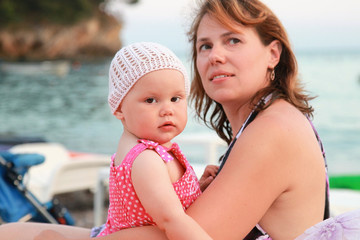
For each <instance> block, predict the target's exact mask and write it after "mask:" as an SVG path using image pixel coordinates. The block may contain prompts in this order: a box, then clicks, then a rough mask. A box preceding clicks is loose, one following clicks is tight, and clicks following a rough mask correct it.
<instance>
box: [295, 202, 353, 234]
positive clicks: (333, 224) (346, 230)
mask: <svg viewBox="0 0 360 240" xmlns="http://www.w3.org/2000/svg"><path fill="white" fill-rule="evenodd" d="M356 239H360V209H357V210H353V211H349V212H346V213H342V214H340V215H338V216H335V217H332V218H329V219H326V220H324V221H322V222H320V223H318V224H316V225H314V226H312V227H311V228H309V229H307V230H306V231H305V232H304V233H303V234H302V235H300V236H299V237H297V238H296V239H295V240H356Z"/></svg>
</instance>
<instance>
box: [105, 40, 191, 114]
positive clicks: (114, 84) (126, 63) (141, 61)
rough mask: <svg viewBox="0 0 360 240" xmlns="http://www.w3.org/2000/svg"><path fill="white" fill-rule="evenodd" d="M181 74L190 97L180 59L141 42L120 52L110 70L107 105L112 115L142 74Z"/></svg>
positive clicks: (157, 46) (154, 44)
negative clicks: (155, 72)
mask: <svg viewBox="0 0 360 240" xmlns="http://www.w3.org/2000/svg"><path fill="white" fill-rule="evenodd" d="M161 69H175V70H178V71H180V72H181V73H182V74H183V76H184V80H185V91H186V94H187V95H189V92H190V81H189V78H188V76H187V73H186V69H185V67H184V65H183V64H182V62H181V61H180V59H179V58H178V57H177V56H176V55H175V54H174V53H173V52H172V51H170V50H169V49H168V48H166V47H164V46H162V45H160V44H157V43H151V42H140V43H134V44H131V45H128V46H126V47H123V48H122V49H120V50H119V51H118V52H117V53H116V54H115V56H114V58H113V60H112V61H111V64H110V70H109V96H108V103H109V106H110V109H111V112H112V113H113V114H114V113H115V111H116V110H117V109H118V107H119V106H120V103H121V101H122V100H123V99H124V97H125V95H126V94H127V93H128V92H129V90H130V89H131V87H132V86H134V85H135V83H136V82H137V80H139V79H140V78H141V77H143V76H144V75H145V74H147V73H150V72H153V71H156V70H161Z"/></svg>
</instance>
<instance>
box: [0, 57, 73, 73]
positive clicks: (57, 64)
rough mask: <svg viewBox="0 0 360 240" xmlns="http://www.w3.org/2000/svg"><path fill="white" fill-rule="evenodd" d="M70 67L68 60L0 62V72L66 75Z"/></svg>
mask: <svg viewBox="0 0 360 240" xmlns="http://www.w3.org/2000/svg"><path fill="white" fill-rule="evenodd" d="M70 68H71V64H70V62H69V61H65V60H58V61H42V62H0V72H1V73H4V74H6V73H11V74H21V75H42V74H50V75H56V76H66V75H67V74H68V73H69V71H70Z"/></svg>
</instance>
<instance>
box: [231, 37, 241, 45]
mask: <svg viewBox="0 0 360 240" xmlns="http://www.w3.org/2000/svg"><path fill="white" fill-rule="evenodd" d="M239 42H240V40H239V39H237V38H231V39H230V40H229V43H230V44H237V43H239Z"/></svg>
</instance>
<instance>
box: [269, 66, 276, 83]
mask: <svg viewBox="0 0 360 240" xmlns="http://www.w3.org/2000/svg"><path fill="white" fill-rule="evenodd" d="M270 80H271V81H272V82H273V81H274V80H275V69H273V70H272V71H271V73H270Z"/></svg>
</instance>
